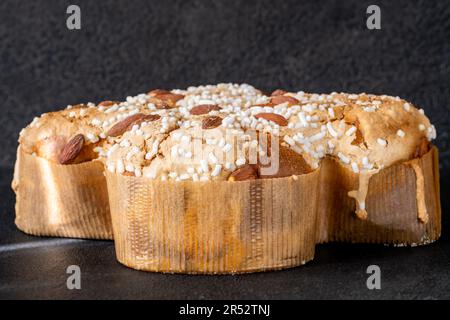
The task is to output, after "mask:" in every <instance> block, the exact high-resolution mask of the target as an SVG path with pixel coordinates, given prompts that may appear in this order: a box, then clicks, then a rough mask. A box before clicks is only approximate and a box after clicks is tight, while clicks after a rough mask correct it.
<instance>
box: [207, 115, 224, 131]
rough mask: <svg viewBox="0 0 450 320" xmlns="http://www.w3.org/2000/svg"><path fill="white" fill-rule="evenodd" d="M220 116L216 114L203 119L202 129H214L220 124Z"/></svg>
mask: <svg viewBox="0 0 450 320" xmlns="http://www.w3.org/2000/svg"><path fill="white" fill-rule="evenodd" d="M222 120H223V119H222V118H221V117H217V116H211V117H208V118H205V119H203V121H202V129H214V128H217V127H218V126H220V125H221V124H222Z"/></svg>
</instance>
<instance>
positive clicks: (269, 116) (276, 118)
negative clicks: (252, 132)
mask: <svg viewBox="0 0 450 320" xmlns="http://www.w3.org/2000/svg"><path fill="white" fill-rule="evenodd" d="M255 118H256V119H266V120H267V121H271V122H273V123H276V124H277V125H279V126H282V127H285V126H287V125H288V121H287V120H286V118H285V117H283V116H282V115H280V114H276V113H268V112H262V113H258V114H257V115H256V116H255Z"/></svg>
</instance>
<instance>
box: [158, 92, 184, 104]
mask: <svg viewBox="0 0 450 320" xmlns="http://www.w3.org/2000/svg"><path fill="white" fill-rule="evenodd" d="M155 98H157V99H159V100H162V101H164V102H168V103H171V104H175V103H176V102H177V101H178V100H181V99H183V98H184V96H183V95H182V94H176V93H163V94H157V95H155Z"/></svg>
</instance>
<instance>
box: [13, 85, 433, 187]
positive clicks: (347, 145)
mask: <svg viewBox="0 0 450 320" xmlns="http://www.w3.org/2000/svg"><path fill="white" fill-rule="evenodd" d="M141 114H142V115H157V116H158V117H159V118H158V117H156V116H155V118H151V119H150V120H145V119H144V120H140V121H137V122H136V121H135V122H133V123H131V125H129V124H128V123H119V122H126V120H127V119H130V118H129V117H133V116H134V117H136V115H141ZM133 119H134V118H133ZM133 119H131V120H133ZM118 123H119V124H118ZM114 126H119V127H120V126H122V127H123V128H121V129H122V131H123V132H119V134H115V135H114V136H111V134H109V133H110V131H111V128H113V127H114ZM260 133H268V134H270V136H271V140H272V141H274V142H275V143H273V145H274V146H275V147H276V149H277V150H275V151H277V154H280V158H279V159H278V160H279V161H278V165H279V166H280V165H281V167H280V170H276V171H275V172H269V173H265V174H261V175H259V177H277V176H287V175H292V174H297V175H298V174H303V173H307V172H310V171H311V170H314V169H316V168H317V167H318V166H319V165H320V161H321V160H322V159H323V158H324V157H333V158H336V159H338V160H339V161H340V162H341V163H342V164H343V165H344V166H346V167H347V168H348V169H349V170H352V171H354V172H355V173H359V172H376V171H377V170H379V169H382V168H384V167H387V166H390V165H392V164H395V163H397V162H400V161H405V160H409V159H412V158H415V157H418V156H420V155H422V154H424V153H425V152H426V151H427V150H428V149H429V141H431V140H432V139H434V138H435V135H436V133H435V129H434V127H433V126H432V125H431V124H430V122H429V120H428V118H427V117H426V116H425V115H424V113H423V110H418V109H417V108H416V107H414V106H413V105H411V104H410V103H408V102H406V101H405V100H402V99H400V98H398V97H390V96H385V95H383V96H375V95H369V94H364V93H363V94H358V95H356V94H345V93H331V94H320V95H319V94H307V93H304V92H297V93H289V92H285V91H280V90H277V91H276V92H275V93H274V95H272V96H267V95H265V94H263V93H262V92H261V91H259V90H257V89H255V88H253V87H251V86H249V85H246V84H244V85H236V84H219V85H214V86H212V85H209V86H199V87H190V88H188V89H187V90H172V91H171V92H169V91H164V90H153V91H151V92H149V93H148V94H140V95H137V96H135V97H128V98H127V100H126V101H125V102H121V103H115V102H103V103H100V104H99V105H98V106H95V105H93V104H88V105H77V106H74V107H68V108H67V109H65V110H62V111H57V112H51V113H48V114H44V115H42V116H41V117H40V118H36V119H35V120H34V121H33V122H32V123H31V124H30V125H29V126H28V127H27V128H25V129H24V131H23V132H22V133H21V135H20V139H19V142H20V144H21V146H22V148H23V150H24V151H26V152H28V153H35V154H36V155H38V156H40V157H43V158H46V159H48V160H51V161H55V162H57V161H58V157H59V153H60V152H61V149H62V148H63V147H64V145H65V144H66V143H67V142H68V141H69V140H70V139H71V138H72V137H74V136H75V135H77V134H82V135H84V137H85V147H84V148H83V149H82V152H80V154H79V156H78V157H77V158H76V159H75V160H74V161H73V163H78V162H83V161H87V160H91V159H97V158H98V159H100V160H102V161H104V162H105V164H106V168H107V169H108V170H109V171H111V172H117V173H121V174H127V175H135V176H141V175H143V176H146V177H148V178H152V179H160V180H177V181H180V180H193V181H201V180H205V181H206V180H226V179H228V178H229V177H230V175H231V173H232V172H234V171H235V170H237V169H238V168H239V167H242V166H244V165H248V164H252V165H253V164H254V165H258V166H261V167H264V166H263V165H261V161H260V158H261V157H262V156H268V155H271V154H272V152H271V150H270V149H269V148H268V147H269V146H270V145H268V144H267V143H266V144H265V143H264V141H262V140H261V139H259V137H261V135H260ZM272 151H273V150H272ZM255 158H256V160H255ZM273 160H274V158H271V159H268V161H273Z"/></svg>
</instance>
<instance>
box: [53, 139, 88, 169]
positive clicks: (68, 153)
mask: <svg viewBox="0 0 450 320" xmlns="http://www.w3.org/2000/svg"><path fill="white" fill-rule="evenodd" d="M83 145H84V136H83V135H82V134H77V135H76V136H75V137H73V138H72V139H70V140H69V142H67V143H66V145H65V146H64V147H63V148H62V150H61V153H60V155H59V163H60V164H69V163H71V162H72V161H73V160H75V158H76V157H77V156H78V155H79V154H80V152H81V149H83Z"/></svg>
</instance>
